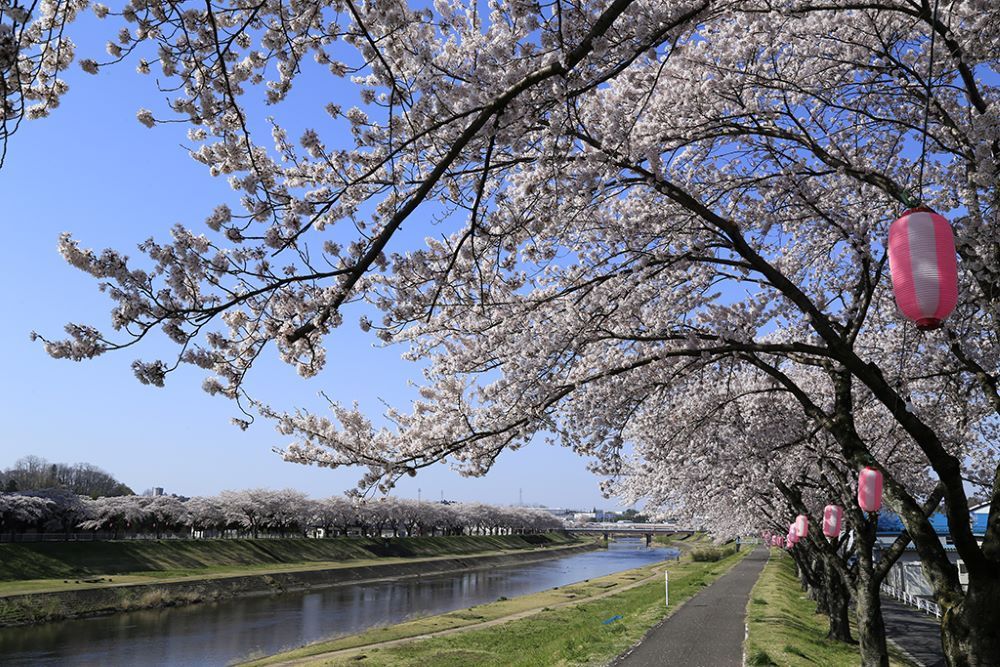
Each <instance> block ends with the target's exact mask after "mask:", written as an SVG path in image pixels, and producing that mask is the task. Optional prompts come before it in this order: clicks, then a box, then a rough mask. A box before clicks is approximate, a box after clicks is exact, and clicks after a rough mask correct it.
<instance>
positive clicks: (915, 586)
mask: <svg viewBox="0 0 1000 667" xmlns="http://www.w3.org/2000/svg"><path fill="white" fill-rule="evenodd" d="M988 513H989V505H987V504H983V505H978V506H976V507H973V508H972V533H973V535H975V537H976V540H977V541H978V542H979V543H980V544H982V540H983V536H984V535H985V534H986V519H987V516H988ZM930 522H931V526H932V527H933V528H934V532H935V533H937V535H938V538H939V539H940V540H941V544H942V545H943V546H944V550H945V552H946V553H947V554H948V558H949V559H950V560H951V562H952V563H955V564H956V565H957V566H958V580H959V582H961V584H962V587H963V588H964V587H967V586H968V585H969V573H968V572H967V571H966V569H965V563H963V562H962V559H960V558H959V557H958V552H957V551H956V550H955V545H954V542H953V541H952V539H951V531H950V530H949V528H948V518H947V517H946V516H945V515H944V514H942V513H940V512H937V513H935V514H933V515H931V517H930ZM902 532H903V522H902V521H900V519H899V517H898V516H896V515H895V514H891V513H888V512H887V513H884V514H880V515H879V518H878V528H877V532H876V536H877V542H876V548H878V549H887V548H889V546H890V545H892V543H893V542H894V541H895V540H896V538H897V537H899V535H900V533H902ZM885 583H886V584H887V585H889V586H893V587H895V588H899V589H902V590H903V591H905V592H907V593H909V594H910V595H920V596H925V597H931V596H933V594H934V591H933V589H932V588H931V585H930V582H928V581H927V579H925V578H924V574H923V572H922V571H921V569H920V556H919V555H917V550H916V547H914V546H913V543H912V542H911V543H910V544H909V545H907V547H906V550H905V551H904V552H903V555H902V556H900V557H899V560H898V561H896V563H895V564H894V565H893V566H892V569H891V570H889V574H888V575H886V578H885Z"/></svg>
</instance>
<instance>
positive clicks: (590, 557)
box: [0, 539, 676, 667]
mask: <svg viewBox="0 0 1000 667" xmlns="http://www.w3.org/2000/svg"><path fill="white" fill-rule="evenodd" d="M675 554H676V551H674V550H673V549H666V548H656V547H653V548H647V547H646V546H645V545H644V544H643V541H642V540H641V539H635V540H633V539H626V540H621V541H619V542H615V543H612V544H611V545H610V546H609V548H608V549H606V550H599V551H592V552H587V553H582V554H576V555H572V556H566V557H563V558H554V559H552V560H546V561H540V562H534V563H527V564H523V565H511V566H505V567H494V568H485V569H479V570H471V571H463V572H456V573H454V574H447V575H436V576H428V577H421V578H418V579H406V580H402V581H388V582H377V583H369V584H351V585H344V586H334V587H330V588H324V589H319V590H311V591H302V592H290V593H283V594H280V595H273V596H264V597H253V598H243V599H236V600H227V601H224V602H218V603H206V604H197V605H191V606H187V607H175V608H167V609H153V610H143V611H134V612H125V613H120V614H115V615H112V616H102V617H96V618H85V619H76V620H68V621H57V622H53V623H46V624H42V625H35V626H27V627H12V628H3V629H0V663H2V664H3V665H5V666H6V667H13V666H15V665H17V666H20V665H25V666H27V665H31V666H35V665H80V666H85V665H94V666H97V665H100V666H102V667H103V666H106V665H150V666H152V665H199V666H208V665H226V664H229V663H232V662H234V661H237V660H239V659H241V658H248V657H251V656H261V655H270V654H273V653H277V652H279V651H281V650H283V649H288V648H294V647H296V646H300V645H302V644H306V643H309V642H314V641H317V640H320V639H328V638H330V637H335V636H338V635H347V634H354V633H357V632H360V631H362V630H365V629H368V628H371V627H373V626H378V625H388V624H392V623H398V622H400V621H403V620H406V619H409V618H412V617H415V616H424V615H429V614H439V613H444V612H447V611H453V610H455V609H463V608H465V607H471V606H474V605H479V604H483V603H486V602H492V601H494V600H496V599H497V598H499V597H501V596H502V597H514V596H517V595H526V594H529V593H535V592H538V591H542V590H546V589H549V588H553V587H555V586H564V585H566V584H570V583H573V582H577V581H582V580H584V579H592V578H595V577H600V576H604V575H608V574H612V573H614V572H620V571H622V570H627V569H631V568H635V567H640V566H642V565H645V564H648V563H651V562H656V561H660V560H664V559H666V558H673V557H674V555H675Z"/></svg>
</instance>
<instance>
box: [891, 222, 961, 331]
mask: <svg viewBox="0 0 1000 667" xmlns="http://www.w3.org/2000/svg"><path fill="white" fill-rule="evenodd" d="M889 270H890V272H891V273H892V291H893V294H894V295H895V297H896V304H897V305H898V306H899V309H900V310H901V311H902V312H903V315H905V316H906V317H907V318H908V319H910V320H913V321H914V322H915V323H916V325H917V328H918V329H924V330H926V329H937V328H938V327H939V326H941V323H942V322H943V321H944V319H945V318H946V317H948V315H950V314H951V311H953V310H954V309H955V304H956V303H958V262H957V260H956V256H955V235H954V233H953V232H952V229H951V225H950V224H948V221H947V220H945V219H944V218H943V217H942V216H940V215H938V214H937V213H935V212H934V211H932V210H931V209H929V208H924V207H919V208H913V209H910V210H909V211H906V212H905V213H903V215H902V216H901V217H900V218H899V219H898V220H896V221H895V222H893V223H892V225H890V226H889Z"/></svg>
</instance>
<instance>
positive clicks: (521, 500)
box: [517, 489, 524, 507]
mask: <svg viewBox="0 0 1000 667" xmlns="http://www.w3.org/2000/svg"><path fill="white" fill-rule="evenodd" d="M517 506H518V507H524V489H518V490H517Z"/></svg>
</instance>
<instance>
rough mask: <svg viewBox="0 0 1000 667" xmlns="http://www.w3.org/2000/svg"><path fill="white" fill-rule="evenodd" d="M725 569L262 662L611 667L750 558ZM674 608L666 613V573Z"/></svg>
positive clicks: (682, 567) (688, 564)
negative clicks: (603, 665)
mask: <svg viewBox="0 0 1000 667" xmlns="http://www.w3.org/2000/svg"><path fill="white" fill-rule="evenodd" d="M746 553H747V551H743V552H741V553H738V554H733V555H730V556H727V557H726V558H723V559H722V560H719V561H716V562H695V561H694V560H692V559H691V558H690V556H689V555H684V556H682V558H681V560H680V561H661V562H658V563H655V564H653V565H647V566H644V567H640V568H635V569H630V570H626V571H624V572H619V573H616V574H612V575H609V576H606V577H600V578H595V579H590V580H587V581H582V582H579V583H576V584H570V585H568V586H562V587H559V588H553V589H549V590H547V591H543V592H541V593H535V594H532V595H524V596H520V597H517V598H513V599H511V600H505V599H500V600H498V601H497V602H493V603H490V604H485V605H479V606H476V607H470V608H468V609H462V610H458V611H454V612H449V613H447V614H440V615H436V616H428V617H425V618H421V619H416V620H413V621H409V622H406V623H401V624H397V625H391V626H387V627H381V628H375V629H372V630H369V631H367V632H363V633H361V634H357V635H351V636H347V637H341V638H337V639H333V640H329V641H324V642H319V643H316V644H310V645H308V646H305V647H302V648H299V649H296V650H294V651H289V652H286V653H280V654H277V655H274V656H269V657H265V658H260V659H257V660H255V661H252V662H250V663H248V664H249V665H253V666H255V667H261V666H263V665H314V664H315V665H319V664H322V665H348V664H356V663H357V661H359V660H364V664H366V665H385V666H387V667H388V666H392V667H396V666H399V667H407V666H410V667H424V666H426V665H435V666H438V665H442V666H443V665H469V664H475V665H498V666H499V665H504V666H507V665H525V666H527V665H550V664H562V663H564V662H566V661H569V662H572V663H573V664H594V663H596V664H600V663H607V662H608V661H610V660H611V659H613V658H614V657H615V656H617V655H619V654H621V653H622V652H624V651H625V650H627V649H628V648H629V647H630V646H632V645H634V644H635V643H637V642H638V641H639V640H640V639H642V637H643V636H644V635H645V633H646V632H647V631H648V630H649V628H651V627H652V626H654V625H655V624H656V623H658V622H660V621H661V620H662V619H663V618H664V616H665V615H669V614H671V613H673V612H674V611H675V610H676V609H677V608H678V607H679V606H681V605H682V604H683V603H684V602H685V601H687V600H688V599H689V598H691V597H692V596H693V595H694V594H695V593H697V592H698V591H700V590H701V589H702V588H704V587H705V586H708V585H709V584H710V583H711V582H713V581H714V580H715V579H717V578H718V577H719V576H721V575H722V574H723V573H725V572H727V571H728V570H729V569H730V568H731V567H732V566H734V565H735V564H736V563H738V562H739V561H740V560H742V558H743V557H744V556H745V555H746ZM664 571H668V572H669V577H670V606H669V607H668V608H667V610H666V613H665V612H664V599H663V595H664V590H663V573H664Z"/></svg>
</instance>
